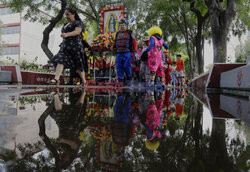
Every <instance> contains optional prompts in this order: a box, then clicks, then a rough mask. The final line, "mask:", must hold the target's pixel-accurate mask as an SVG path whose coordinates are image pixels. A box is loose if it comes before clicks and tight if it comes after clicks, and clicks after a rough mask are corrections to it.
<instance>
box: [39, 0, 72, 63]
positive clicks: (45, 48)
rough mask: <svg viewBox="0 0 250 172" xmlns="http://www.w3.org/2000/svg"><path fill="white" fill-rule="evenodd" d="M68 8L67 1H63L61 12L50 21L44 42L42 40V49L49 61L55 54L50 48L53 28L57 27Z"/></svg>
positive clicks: (44, 32) (44, 33)
mask: <svg viewBox="0 0 250 172" xmlns="http://www.w3.org/2000/svg"><path fill="white" fill-rule="evenodd" d="M66 6H67V2H66V1H65V0H61V9H60V12H59V13H58V14H57V16H56V17H55V18H53V19H52V20H50V24H49V25H48V26H47V27H46V28H45V29H44V31H43V40H42V44H41V47H42V49H43V51H44V53H45V54H46V56H47V57H48V58H49V59H51V58H52V57H53V53H52V52H51V51H50V49H49V47H48V43H49V34H50V32H51V31H52V30H53V28H54V27H55V26H56V24H57V23H58V22H59V21H60V20H61V19H62V17H63V14H64V11H65V8H66Z"/></svg>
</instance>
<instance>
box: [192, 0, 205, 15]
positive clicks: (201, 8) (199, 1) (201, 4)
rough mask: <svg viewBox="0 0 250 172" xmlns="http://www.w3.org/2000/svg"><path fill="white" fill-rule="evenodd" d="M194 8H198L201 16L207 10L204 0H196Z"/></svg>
mask: <svg viewBox="0 0 250 172" xmlns="http://www.w3.org/2000/svg"><path fill="white" fill-rule="evenodd" d="M194 8H196V9H198V10H199V11H200V12H201V15H202V16H204V15H205V14H206V13H207V11H208V8H207V6H206V4H205V2H204V0H196V1H195V5H194Z"/></svg>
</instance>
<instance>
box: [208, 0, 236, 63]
mask: <svg viewBox="0 0 250 172" xmlns="http://www.w3.org/2000/svg"><path fill="white" fill-rule="evenodd" d="M205 2H206V4H207V6H208V8H209V14H210V15H209V16H210V23H211V29H212V40H213V49H214V63H218V62H219V63H225V62H226V58H227V35H228V32H229V28H230V25H231V23H232V20H233V18H234V16H235V14H236V3H237V0H227V3H226V4H227V7H226V9H224V8H223V7H222V6H221V4H220V2H219V1H218V0H210V1H208V0H205Z"/></svg>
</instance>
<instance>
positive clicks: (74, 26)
mask: <svg viewBox="0 0 250 172" xmlns="http://www.w3.org/2000/svg"><path fill="white" fill-rule="evenodd" d="M65 15H66V19H67V21H68V23H66V24H64V26H63V28H62V34H61V37H62V38H63V42H62V45H61V48H60V50H59V52H58V53H57V54H56V55H55V56H54V57H53V59H52V60H51V61H52V62H53V63H54V65H55V66H56V74H55V78H54V79H52V80H51V84H59V77H60V75H61V74H62V72H63V69H64V68H70V69H71V70H75V71H76V72H77V73H78V74H79V75H80V77H81V79H82V81H83V83H84V85H85V84H86V80H85V72H84V71H86V69H84V67H86V66H87V65H84V63H85V60H84V48H83V44H82V34H81V33H82V30H84V27H83V24H82V22H81V19H80V18H79V16H78V14H77V12H76V10H75V9H74V8H71V7H67V8H66V9H65Z"/></svg>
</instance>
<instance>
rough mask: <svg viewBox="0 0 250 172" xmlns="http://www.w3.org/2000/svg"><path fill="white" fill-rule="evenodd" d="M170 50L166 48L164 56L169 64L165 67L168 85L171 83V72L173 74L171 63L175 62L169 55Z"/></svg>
mask: <svg viewBox="0 0 250 172" xmlns="http://www.w3.org/2000/svg"><path fill="white" fill-rule="evenodd" d="M168 54H169V51H168V50H166V51H164V56H165V62H166V64H167V67H166V68H165V70H164V72H165V78H166V85H169V81H170V74H171V65H172V64H173V62H172V59H171V57H169V55H168Z"/></svg>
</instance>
